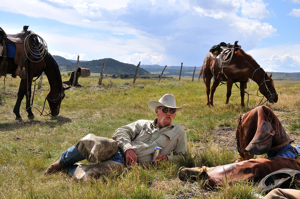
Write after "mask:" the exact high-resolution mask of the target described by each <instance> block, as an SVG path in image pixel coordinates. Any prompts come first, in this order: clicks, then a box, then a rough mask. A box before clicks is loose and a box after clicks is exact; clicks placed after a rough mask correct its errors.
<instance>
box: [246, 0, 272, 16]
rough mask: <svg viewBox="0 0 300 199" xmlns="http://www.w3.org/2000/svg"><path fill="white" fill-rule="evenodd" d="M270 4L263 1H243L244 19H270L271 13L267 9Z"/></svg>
mask: <svg viewBox="0 0 300 199" xmlns="http://www.w3.org/2000/svg"><path fill="white" fill-rule="evenodd" d="M267 5H268V4H266V3H264V2H263V1H262V0H253V1H242V3H241V8H242V9H241V13H242V15H243V16H244V17H249V18H255V19H263V18H265V17H270V13H269V11H268V10H267V9H266V6H267Z"/></svg>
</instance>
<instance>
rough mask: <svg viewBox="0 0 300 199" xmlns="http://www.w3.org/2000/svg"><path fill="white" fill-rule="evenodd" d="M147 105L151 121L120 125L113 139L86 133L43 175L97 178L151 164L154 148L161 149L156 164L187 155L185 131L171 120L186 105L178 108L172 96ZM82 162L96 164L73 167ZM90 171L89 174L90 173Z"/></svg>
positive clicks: (155, 160) (168, 95) (165, 96)
mask: <svg viewBox="0 0 300 199" xmlns="http://www.w3.org/2000/svg"><path fill="white" fill-rule="evenodd" d="M148 106H149V108H150V109H151V110H153V111H155V113H156V116H157V118H156V119H155V120H154V121H153V120H138V121H136V122H133V123H131V124H128V125H125V126H122V127H120V128H118V129H117V130H116V131H115V133H114V135H113V137H112V138H113V139H108V138H103V137H97V136H94V135H93V134H89V135H87V136H86V137H84V138H82V139H81V140H80V141H79V142H78V143H77V144H76V145H74V146H72V147H71V148H69V149H67V150H66V151H64V152H63V153H62V155H61V157H60V159H59V160H58V161H56V162H54V163H53V164H52V165H50V166H49V167H48V169H47V170H46V171H45V172H44V174H51V173H55V172H58V171H61V170H63V169H67V170H68V173H69V175H70V176H73V175H74V176H76V177H75V179H86V178H89V177H91V176H93V177H99V176H100V175H103V174H107V173H110V172H112V171H114V170H118V171H122V170H123V168H124V167H125V166H126V165H127V166H128V165H132V164H136V163H142V164H149V163H151V162H152V160H153V154H154V149H155V147H160V148H161V152H160V154H159V155H158V156H157V157H155V159H154V160H153V161H154V162H155V163H159V162H161V161H167V160H173V159H177V158H180V157H181V156H182V155H183V154H185V153H186V152H187V138H186V132H185V130H184V129H183V128H182V127H180V126H179V125H175V124H173V120H174V118H175V116H176V112H177V111H180V110H181V109H183V108H184V107H185V105H183V106H181V107H177V106H176V100H175V97H174V96H173V95H172V94H165V95H164V96H163V97H162V98H160V99H159V101H150V102H149V103H148ZM172 152H173V153H172ZM171 154H172V155H171ZM84 159H87V160H88V161H90V162H93V163H95V162H96V163H97V164H94V165H85V166H82V165H79V166H78V165H77V164H75V163H76V162H78V161H81V160H84ZM91 168H93V169H92V170H93V171H90V172H93V173H92V174H91V173H89V170H91ZM74 176H73V177H74Z"/></svg>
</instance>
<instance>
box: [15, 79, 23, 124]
mask: <svg viewBox="0 0 300 199" xmlns="http://www.w3.org/2000/svg"><path fill="white" fill-rule="evenodd" d="M25 83H26V82H25V81H23V79H22V80H21V82H20V86H19V91H18V98H17V102H16V104H15V107H14V110H13V112H14V114H15V115H16V120H22V117H21V115H20V106H21V102H22V100H23V98H24V95H25V93H26V84H25Z"/></svg>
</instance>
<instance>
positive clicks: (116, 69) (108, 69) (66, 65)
mask: <svg viewBox="0 0 300 199" xmlns="http://www.w3.org/2000/svg"><path fill="white" fill-rule="evenodd" d="M53 57H54V59H55V60H56V62H57V64H58V65H59V68H60V70H61V71H74V70H75V69H76V67H77V61H75V62H74V60H68V59H65V58H63V57H61V56H57V55H53ZM104 60H105V59H98V60H92V61H79V67H81V68H89V69H90V70H91V72H92V73H100V72H101V70H102V66H103V62H104ZM135 71H136V66H135V65H133V64H127V63H123V62H119V61H117V60H114V59H111V58H108V59H107V61H106V64H105V68H104V73H105V74H111V75H120V74H135ZM138 75H150V72H148V71H147V70H145V69H143V68H139V71H138Z"/></svg>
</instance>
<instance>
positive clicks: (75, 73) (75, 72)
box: [72, 55, 79, 86]
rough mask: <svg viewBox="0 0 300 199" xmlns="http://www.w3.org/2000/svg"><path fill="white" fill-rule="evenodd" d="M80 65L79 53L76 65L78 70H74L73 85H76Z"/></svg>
mask: <svg viewBox="0 0 300 199" xmlns="http://www.w3.org/2000/svg"><path fill="white" fill-rule="evenodd" d="M78 65H79V55H78V56H77V67H76V70H75V71H74V79H73V82H72V86H75V81H76V75H77V70H78Z"/></svg>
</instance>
